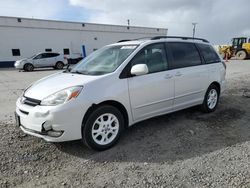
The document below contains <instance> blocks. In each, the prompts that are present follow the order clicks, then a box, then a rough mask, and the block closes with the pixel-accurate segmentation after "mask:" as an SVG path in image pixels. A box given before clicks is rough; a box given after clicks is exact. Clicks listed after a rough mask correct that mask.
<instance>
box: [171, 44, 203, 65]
mask: <svg viewBox="0 0 250 188" xmlns="http://www.w3.org/2000/svg"><path fill="white" fill-rule="evenodd" d="M167 46H168V49H169V50H170V52H171V55H172V63H171V68H184V67H190V66H196V65H201V58H200V55H199V52H198V51H197V49H196V47H195V45H194V44H193V43H182V42H176V43H174V42H170V43H167Z"/></svg>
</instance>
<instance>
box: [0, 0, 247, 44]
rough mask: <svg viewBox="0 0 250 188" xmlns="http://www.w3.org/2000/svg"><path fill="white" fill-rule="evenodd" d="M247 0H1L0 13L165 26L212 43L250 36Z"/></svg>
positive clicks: (171, 33)
mask: <svg viewBox="0 0 250 188" xmlns="http://www.w3.org/2000/svg"><path fill="white" fill-rule="evenodd" d="M249 11H250V0H237V1H236V0H235V1H229V0H22V1H21V0H8V1H6V0H0V15H1V16H18V17H29V18H32V17H33V18H42V19H57V20H69V21H80V22H96V23H106V24H119V25H124V24H127V19H130V23H131V25H132V26H133V25H135V26H148V27H161V28H168V30H169V32H168V34H169V35H185V36H191V35H192V27H193V26H192V22H197V23H198V24H197V29H196V36H197V37H204V38H207V39H208V40H210V41H211V42H212V43H213V44H226V43H229V42H230V39H231V38H232V37H235V36H250V20H249V15H250V14H249Z"/></svg>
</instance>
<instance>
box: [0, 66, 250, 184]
mask: <svg viewBox="0 0 250 188" xmlns="http://www.w3.org/2000/svg"><path fill="white" fill-rule="evenodd" d="M53 72H54V71H47V70H46V71H36V72H33V73H25V72H17V71H15V70H1V71H0V93H1V94H0V143H1V144H0V187H225V188H228V187H246V188H249V187H250V123H249V122H250V61H244V62H239V61H233V62H230V63H228V69H227V81H228V89H227V91H226V92H225V93H223V95H222V97H221V100H220V104H219V106H218V109H217V111H216V112H214V113H211V114H204V113H201V112H200V111H199V108H198V107H194V108H190V109H187V110H183V111H180V112H177V113H172V114H169V115H165V116H161V117H157V118H153V119H150V120H147V121H143V122H141V123H138V124H136V125H134V126H133V127H131V128H129V129H128V130H126V131H125V133H124V134H123V136H122V137H121V140H120V142H119V143H118V144H117V145H116V146H115V147H113V148H111V149H110V150H107V151H104V152H94V151H92V150H90V149H88V148H87V147H85V146H83V145H82V143H81V142H80V141H73V142H65V143H57V144H53V143H47V142H45V141H43V140H41V139H38V138H35V137H32V136H28V135H25V134H24V133H22V132H21V131H20V130H19V129H18V128H16V127H15V126H14V117H13V115H12V114H13V111H14V109H15V100H16V99H17V96H18V95H20V93H21V91H22V89H23V88H25V87H26V86H28V84H30V83H31V82H32V81H34V80H36V79H38V78H40V77H43V76H45V75H48V74H51V73H53Z"/></svg>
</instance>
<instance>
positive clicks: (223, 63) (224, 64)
mask: <svg viewBox="0 0 250 188" xmlns="http://www.w3.org/2000/svg"><path fill="white" fill-rule="evenodd" d="M221 62H222V65H223V66H224V68H225V69H227V65H226V63H225V61H221Z"/></svg>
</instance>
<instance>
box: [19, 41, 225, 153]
mask: <svg viewBox="0 0 250 188" xmlns="http://www.w3.org/2000/svg"><path fill="white" fill-rule="evenodd" d="M225 74H226V66H225V64H224V62H223V61H222V60H221V58H220V57H219V55H218V54H217V53H216V52H215V50H214V48H213V47H212V46H211V45H210V44H209V43H208V41H206V40H205V39H197V38H191V39H190V38H188V37H154V38H152V39H148V40H133V41H127V42H120V43H115V44H111V45H107V46H105V47H103V48H101V49H99V50H97V51H95V52H93V53H92V54H91V55H89V56H88V57H86V58H85V59H83V60H82V61H81V62H80V63H78V64H77V65H76V66H74V67H73V68H72V69H71V70H66V71H64V72H61V73H56V74H53V75H51V76H48V77H46V78H43V79H41V80H39V81H37V82H35V83H34V84H33V85H31V86H30V87H28V88H27V89H26V90H25V91H24V93H23V94H22V96H21V97H20V98H19V99H18V100H17V102H16V119H17V125H18V126H20V128H21V129H22V130H23V132H25V133H27V134H30V135H33V136H36V137H40V138H43V139H45V140H47V141H49V142H62V141H69V140H77V139H82V140H83V141H84V143H85V144H86V145H87V146H89V147H90V148H93V149H95V150H105V149H108V148H110V147H111V146H113V145H114V144H115V143H116V142H117V141H118V139H119V137H120V135H121V133H122V131H123V130H124V128H127V127H129V126H131V125H133V124H135V123H136V122H139V121H142V120H145V119H148V118H151V117H155V116H159V115H163V114H167V113H170V112H174V111H178V110H181V109H184V108H189V107H191V106H195V105H200V106H201V109H202V110H203V111H204V112H213V111H214V110H215V109H216V107H217V105H218V102H219V96H220V95H221V93H222V92H223V91H224V89H225ZM177 121H178V120H177Z"/></svg>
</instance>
